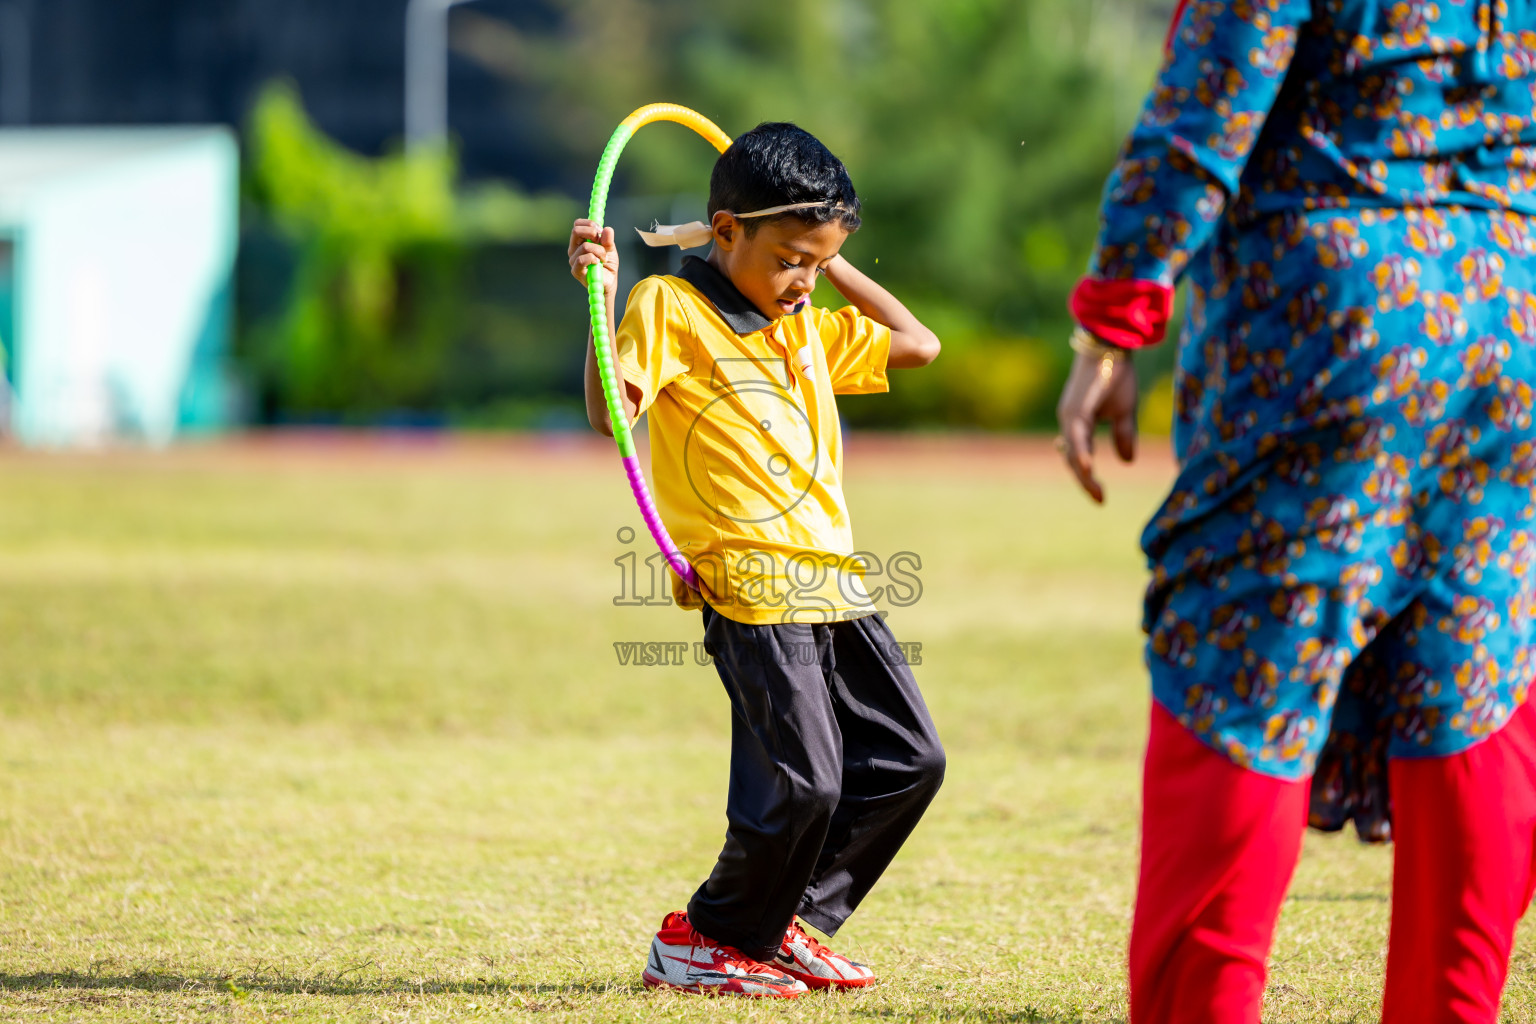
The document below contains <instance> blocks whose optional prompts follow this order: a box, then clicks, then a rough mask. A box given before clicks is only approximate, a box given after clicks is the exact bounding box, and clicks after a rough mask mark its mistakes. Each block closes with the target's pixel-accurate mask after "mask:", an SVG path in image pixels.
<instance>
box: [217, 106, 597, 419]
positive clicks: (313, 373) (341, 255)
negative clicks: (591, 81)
mask: <svg viewBox="0 0 1536 1024" xmlns="http://www.w3.org/2000/svg"><path fill="white" fill-rule="evenodd" d="M249 141H250V150H251V152H250V163H249V167H248V180H247V189H246V190H247V194H248V199H249V200H250V208H251V213H250V217H248V220H253V221H254V222H255V225H254V226H255V229H256V230H273V231H276V232H277V233H278V234H279V235H280V236H281V237H282V238H284V239H285V240H286V241H287V243H288V244H289V246H290V247H291V251H292V253H293V267H292V271H291V273H290V274H288V275H287V285H286V288H285V289H284V290H285V294H284V295H283V297H282V299H281V300H280V302H279V303H278V304H277V313H276V314H275V315H273V316H271V317H269V318H267V319H266V320H265V321H264V322H259V323H257V324H255V325H254V326H253V327H251V329H249V330H248V331H246V332H245V336H244V337H242V341H241V354H242V355H243V357H244V359H245V363H246V365H247V368H248V369H249V370H250V371H251V372H252V373H253V374H254V376H255V381H254V383H255V386H256V389H257V391H258V393H259V396H260V400H261V403H262V405H263V406H264V407H265V408H266V409H267V410H268V411H269V413H271V414H273V415H276V416H277V417H279V418H300V419H304V418H310V417H316V416H320V417H327V418H335V417H339V418H342V419H355V420H363V421H366V420H370V419H376V418H378V417H380V416H383V415H397V414H401V413H418V414H431V413H440V412H441V411H442V410H443V409H444V408H445V407H446V406H448V405H449V404H451V403H452V402H453V400H454V398H455V395H454V394H453V391H454V388H453V386H452V383H451V382H452V379H453V377H454V375H455V367H454V365H453V362H454V355H455V346H456V344H457V342H458V340H459V338H460V334H461V331H462V328H463V311H464V309H465V306H466V303H465V287H464V286H465V278H466V273H465V266H464V263H465V254H466V251H467V248H468V247H470V246H472V245H474V244H476V243H483V242H487V241H495V242H504V241H518V240H527V239H544V240H553V239H556V238H563V237H564V236H565V233H566V232H567V231H568V229H569V224H570V218H571V216H572V215H573V214H574V212H575V209H576V204H575V203H574V202H571V201H570V200H567V199H564V198H561V197H555V198H549V197H544V198H530V197H528V196H525V195H522V194H521V193H518V192H516V191H514V190H512V189H510V188H508V187H506V186H504V185H496V184H491V185H484V186H481V187H479V188H477V189H474V190H472V191H470V192H467V193H464V194H460V193H459V192H458V191H457V177H458V171H457V166H456V162H455V160H454V157H453V154H452V152H451V151H450V150H448V149H446V148H442V149H428V150H421V151H413V152H409V153H403V154H392V155H388V156H385V157H382V158H380V159H376V160H374V159H368V158H365V157H362V156H359V155H357V154H355V153H352V152H350V151H349V150H346V149H344V148H343V147H341V146H339V145H337V144H336V143H335V142H333V141H332V140H330V139H329V138H327V137H326V136H325V135H323V134H322V133H320V132H319V131H318V130H317V129H316V128H315V127H314V125H313V124H312V123H311V122H310V120H309V118H308V116H307V115H306V114H305V111H304V108H303V105H302V103H301V101H300V98H299V96H298V94H297V92H296V91H295V90H294V89H293V88H292V87H291V86H289V85H287V84H285V83H274V84H272V85H271V86H269V87H268V88H267V89H266V90H265V91H264V93H263V94H262V96H261V97H260V99H259V100H258V102H257V104H256V107H255V110H254V113H253V115H252V118H251V124H250V132H249Z"/></svg>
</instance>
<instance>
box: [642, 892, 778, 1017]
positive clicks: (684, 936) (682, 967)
mask: <svg viewBox="0 0 1536 1024" xmlns="http://www.w3.org/2000/svg"><path fill="white" fill-rule="evenodd" d="M640 980H641V981H642V982H643V983H644V984H645V987H646V988H672V989H677V990H679V991H681V992H698V993H702V994H705V995H720V996H754V997H756V998H759V999H793V998H794V997H795V996H798V995H803V994H804V993H805V991H806V986H805V984H804V983H803V982H800V981H797V980H796V979H794V978H792V977H790V976H789V975H788V974H787V973H785V972H784V971H781V970H779V969H778V968H777V967H773V966H770V965H768V964H765V963H759V962H758V961H756V960H753V959H752V958H751V957H749V956H747V955H746V954H745V953H743V952H741V950H739V949H734V948H732V947H730V946H722V945H720V944H719V943H718V942H712V941H710V940H709V939H706V938H705V937H704V936H702V935H700V934H699V933H698V932H696V931H694V929H693V925H691V924H689V923H688V915H687V914H684V913H681V912H677V913H672V914H668V915H667V916H666V918H665V919H664V920H663V921H662V922H661V931H659V932H657V933H656V937H655V938H654V939H652V940H651V955H650V958H649V959H648V960H647V961H646V965H645V973H644V974H642V975H641V976H640Z"/></svg>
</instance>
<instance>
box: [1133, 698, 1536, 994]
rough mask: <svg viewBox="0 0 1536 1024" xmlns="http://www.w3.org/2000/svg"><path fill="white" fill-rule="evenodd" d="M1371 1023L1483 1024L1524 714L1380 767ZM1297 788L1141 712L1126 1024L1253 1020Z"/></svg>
mask: <svg viewBox="0 0 1536 1024" xmlns="http://www.w3.org/2000/svg"><path fill="white" fill-rule="evenodd" d="M1390 785H1391V792H1392V815H1393V840H1394V844H1395V846H1394V859H1393V882H1392V932H1391V941H1390V943H1389V946H1388V950H1387V980H1386V998H1385V1000H1384V1004H1383V1010H1382V1018H1383V1020H1384V1021H1385V1022H1386V1024H1421V1022H1422V1024H1449V1022H1459V1024H1496V1022H1497V1021H1498V1016H1499V995H1500V993H1501V992H1502V990H1503V988H1504V978H1505V974H1506V973H1507V972H1508V968H1509V953H1510V949H1511V947H1512V945H1513V943H1514V936H1515V926H1516V924H1517V923H1518V922H1519V920H1520V916H1521V915H1522V914H1523V913H1524V912H1525V909H1526V907H1527V906H1529V905H1530V902H1531V897H1532V890H1533V883H1536V708H1532V707H1531V705H1529V704H1527V705H1525V706H1524V707H1522V708H1521V709H1520V710H1519V711H1518V712H1516V713H1515V715H1514V717H1513V719H1512V720H1511V721H1510V723H1509V724H1508V725H1506V726H1505V727H1504V729H1503V730H1502V731H1500V732H1499V733H1498V734H1497V735H1495V736H1494V737H1492V738H1491V739H1488V740H1486V741H1484V742H1483V743H1481V744H1479V745H1478V746H1476V747H1473V748H1472V749H1470V750H1467V751H1464V752H1463V753H1460V754H1455V755H1453V756H1450V757H1437V758H1423V759H1418V760H1394V761H1393V762H1392V763H1391V767H1390ZM1307 800H1308V783H1307V781H1306V780H1301V781H1297V782H1286V781H1283V780H1280V779H1274V778H1270V777H1269V776H1265V775H1260V774H1258V773H1256V772H1251V771H1248V770H1246V769H1243V768H1240V767H1238V766H1237V765H1235V764H1233V763H1232V762H1231V761H1229V760H1228V759H1227V758H1225V757H1223V756H1222V755H1221V754H1218V753H1216V752H1215V751H1213V750H1211V749H1210V748H1209V747H1207V746H1205V745H1204V744H1203V743H1201V742H1200V741H1199V740H1197V739H1195V738H1194V736H1192V735H1191V734H1190V733H1189V732H1188V730H1186V729H1185V728H1184V727H1183V726H1181V725H1179V723H1178V722H1177V721H1176V720H1175V719H1174V718H1173V716H1172V715H1170V714H1169V713H1168V712H1166V711H1164V710H1163V709H1162V708H1160V707H1157V706H1155V705H1154V706H1153V709H1152V734H1151V738H1150V739H1149V741H1148V744H1147V761H1146V770H1145V776H1144V779H1143V808H1142V847H1141V876H1140V879H1139V884H1138V887H1137V893H1136V915H1135V921H1134V923H1133V924H1132V927H1131V950H1130V973H1131V1024H1173V1022H1178V1024H1258V1021H1259V1009H1260V1005H1261V1003H1262V1001H1263V996H1264V980H1265V960H1266V959H1267V958H1268V956H1269V947H1270V943H1271V941H1272V940H1273V938H1274V933H1275V922H1276V920H1277V919H1278V918H1279V916H1280V904H1281V903H1282V902H1283V901H1284V899H1285V892H1286V889H1287V888H1288V887H1289V885H1290V881H1291V875H1292V873H1293V872H1294V871H1295V868H1296V860H1297V858H1298V856H1299V855H1300V852H1301V837H1302V833H1303V831H1304V830H1305V828H1306V818H1307Z"/></svg>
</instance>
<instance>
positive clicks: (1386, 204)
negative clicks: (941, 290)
mask: <svg viewBox="0 0 1536 1024" xmlns="http://www.w3.org/2000/svg"><path fill="white" fill-rule="evenodd" d="M1533 111H1536V0H1494V2H1481V0H1435V2H1429V0H1396V2H1393V0H1314V2H1311V3H1308V2H1306V0H1193V2H1190V3H1188V4H1187V5H1186V6H1185V7H1184V9H1183V11H1182V13H1181V15H1180V18H1179V21H1178V23H1177V25H1176V27H1175V34H1174V36H1173V37H1172V40H1171V45H1170V48H1169V53H1168V59H1167V60H1166V62H1165V65H1164V67H1163V69H1162V71H1161V73H1160V74H1159V77H1158V80H1157V83H1156V87H1155V89H1154V90H1153V92H1152V94H1151V96H1150V97H1149V98H1148V101H1147V103H1146V106H1145V108H1144V110H1143V113H1142V115H1141V119H1140V121H1139V123H1138V124H1137V126H1136V128H1135V130H1134V131H1133V133H1132V135H1131V137H1130V139H1129V140H1128V142H1127V144H1126V147H1125V150H1124V152H1123V154H1122V158H1121V160H1120V162H1119V164H1118V166H1117V167H1116V169H1115V171H1114V173H1113V175H1112V176H1111V178H1110V180H1109V182H1108V184H1107V186H1106V189H1105V198H1104V205H1103V225H1102V231H1101V234H1100V237H1099V244H1098V247H1097V249H1096V252H1095V255H1094V259H1093V264H1092V267H1091V268H1090V272H1091V273H1092V274H1094V275H1096V276H1099V277H1103V278H1127V279H1139V280H1150V281H1157V282H1160V283H1163V284H1166V285H1172V284H1174V283H1176V282H1177V281H1178V280H1179V279H1181V278H1186V277H1187V278H1188V280H1189V283H1190V290H1189V314H1188V318H1187V322H1186V325H1185V329H1184V333H1183V336H1182V338H1181V339H1180V343H1179V362H1178V371H1177V375H1176V378H1175V388H1176V422H1175V424H1174V434H1175V436H1174V444H1175V449H1176V452H1177V455H1178V459H1179V463H1180V471H1179V475H1178V479H1177V481H1176V483H1175V485H1174V487H1173V490H1172V493H1171V494H1169V496H1168V498H1167V500H1166V501H1165V502H1164V503H1163V505H1162V507H1161V509H1160V510H1159V511H1158V512H1157V513H1156V515H1155V516H1154V518H1153V520H1152V522H1151V523H1150V524H1149V525H1148V527H1147V529H1146V532H1145V534H1144V535H1143V538H1142V544H1143V548H1144V550H1145V551H1146V554H1147V557H1148V560H1149V563H1150V566H1151V569H1152V581H1151V584H1150V586H1149V588H1148V592H1147V598H1146V618H1145V627H1146V629H1147V632H1148V635H1149V642H1148V658H1147V660H1148V664H1149V666H1150V669H1151V675H1152V684H1153V695H1154V698H1155V699H1156V700H1157V702H1158V703H1160V704H1161V705H1162V706H1163V707H1165V708H1166V709H1167V710H1168V711H1170V712H1171V713H1173V714H1174V715H1175V716H1177V717H1178V719H1179V720H1180V721H1181V722H1182V723H1183V724H1184V725H1185V726H1186V727H1187V728H1189V729H1190V730H1191V731H1193V732H1194V733H1195V735H1197V736H1198V737H1199V738H1200V739H1201V740H1203V741H1204V742H1205V743H1207V744H1209V745H1210V746H1212V747H1214V748H1215V749H1217V750H1219V751H1221V752H1223V753H1225V754H1226V755H1227V756H1228V757H1230V758H1231V759H1232V760H1233V761H1234V762H1236V763H1238V764H1241V765H1244V766H1246V767H1248V768H1250V769H1252V770H1254V771H1257V772H1262V773H1265V774H1269V775H1274V776H1277V777H1281V778H1287V779H1299V778H1304V777H1307V776H1309V775H1310V776H1312V778H1313V781H1312V793H1313V816H1312V823H1313V824H1314V825H1315V826H1318V827H1323V828H1338V827H1342V825H1343V823H1344V822H1345V821H1347V820H1348V819H1350V818H1354V819H1355V821H1356V826H1357V828H1358V829H1359V830H1360V834H1361V835H1362V837H1363V838H1370V839H1379V838H1385V836H1386V835H1387V832H1388V817H1387V804H1386V772H1385V761H1386V758H1388V757H1434V756H1441V755H1447V754H1452V753H1456V752H1459V751H1461V750H1464V749H1466V748H1468V747H1470V746H1472V745H1474V744H1476V743H1478V742H1479V741H1481V740H1483V739H1486V738H1487V737H1488V736H1490V735H1492V734H1493V733H1495V732H1497V731H1498V730H1499V729H1500V728H1501V727H1502V726H1503V725H1504V724H1505V722H1507V721H1508V719H1509V716H1510V715H1511V713H1512V712H1513V711H1514V710H1515V709H1517V708H1518V707H1519V706H1520V704H1521V703H1522V702H1523V701H1524V700H1525V699H1526V694H1527V691H1528V689H1529V686H1530V683H1531V678H1532V674H1533V672H1536V651H1533V649H1532V622H1533V615H1536V524H1533V520H1536V425H1533V416H1532V414H1533V408H1536V391H1533V385H1536V259H1533V258H1532V257H1533V256H1536V126H1533V123H1532V121H1533Z"/></svg>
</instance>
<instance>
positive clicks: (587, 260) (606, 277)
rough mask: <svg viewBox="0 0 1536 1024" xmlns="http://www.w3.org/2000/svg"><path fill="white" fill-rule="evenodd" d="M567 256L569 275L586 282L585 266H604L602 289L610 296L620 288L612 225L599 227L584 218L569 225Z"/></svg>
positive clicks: (584, 285)
mask: <svg viewBox="0 0 1536 1024" xmlns="http://www.w3.org/2000/svg"><path fill="white" fill-rule="evenodd" d="M566 255H567V256H569V257H570V262H571V276H572V277H574V278H576V280H578V281H580V282H581V285H582V287H583V288H585V287H586V284H587V268H588V267H590V266H592V265H594V264H596V265H598V266H601V267H602V268H603V291H604V292H606V293H607V295H608V298H609V299H612V298H613V297H614V296H615V295H616V294H618V291H619V250H618V247H617V246H616V245H615V244H614V239H613V228H602V229H601V230H599V229H598V226H597V225H596V224H594V223H593V222H592V221H590V220H587V219H586V218H585V217H583V218H582V219H580V220H578V221H577V222H576V223H575V225H573V226H572V228H571V243H570V245H568V246H567V247H566Z"/></svg>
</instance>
